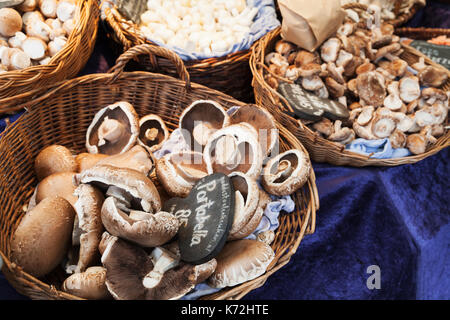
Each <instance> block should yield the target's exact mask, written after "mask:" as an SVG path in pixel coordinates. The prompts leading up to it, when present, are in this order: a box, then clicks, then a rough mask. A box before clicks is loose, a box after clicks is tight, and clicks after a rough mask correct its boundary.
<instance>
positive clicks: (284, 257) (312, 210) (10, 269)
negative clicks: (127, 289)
mask: <svg viewBox="0 0 450 320" xmlns="http://www.w3.org/2000/svg"><path fill="white" fill-rule="evenodd" d="M134 49H135V48H134ZM117 79H119V80H124V79H126V80H130V79H132V80H133V81H152V80H153V79H159V80H161V81H164V83H173V84H176V85H177V86H178V85H179V86H185V84H186V83H185V82H184V81H183V80H179V79H175V78H173V77H170V76H167V75H163V74H156V73H150V72H145V71H134V72H123V71H121V70H119V71H117V70H115V72H114V73H99V74H89V75H85V76H81V77H78V78H74V79H70V80H66V81H62V82H60V83H58V84H57V85H56V84H54V85H52V86H49V87H48V91H47V92H46V93H45V94H44V95H41V96H39V97H38V98H36V99H34V100H33V101H31V102H29V103H28V105H29V106H30V107H32V108H31V109H30V111H25V113H24V114H23V115H22V116H21V117H20V118H19V119H18V120H17V121H16V122H15V123H14V125H11V126H9V127H8V128H7V129H6V130H5V132H4V135H2V136H1V137H0V146H2V145H3V144H4V143H5V142H4V141H5V140H6V139H7V138H9V137H10V136H14V134H15V132H16V130H18V129H16V128H18V127H20V126H21V125H22V123H26V120H27V118H28V117H29V116H31V115H33V114H36V113H39V112H40V111H41V108H44V107H45V106H44V104H43V103H42V104H41V102H43V101H46V100H48V99H50V98H51V97H55V96H58V94H63V93H64V92H68V91H71V90H73V89H75V88H76V87H77V86H83V85H89V86H90V85H94V88H95V87H96V86H95V83H97V82H99V81H105V82H109V81H116V80H117ZM102 83H103V82H102ZM190 88H191V89H190V90H193V92H195V91H196V90H203V91H206V92H208V93H212V94H214V95H216V96H217V97H221V98H223V99H225V100H228V101H230V105H231V103H233V104H234V105H245V104H246V103H244V102H240V101H238V100H236V99H235V98H232V97H230V96H228V95H226V94H223V93H221V92H219V91H216V90H214V89H210V88H207V87H205V86H203V85H200V84H196V83H191V86H190ZM186 90H189V89H186ZM34 105H36V107H33V106H34ZM278 125H279V124H278ZM279 129H280V136H282V137H283V139H289V140H287V141H288V143H289V144H290V146H294V147H295V148H300V149H302V150H303V151H304V152H305V153H306V154H308V152H307V150H306V149H305V148H304V147H303V146H302V144H301V143H300V142H299V141H298V140H297V139H296V138H295V137H294V136H293V135H292V134H291V133H290V132H289V131H288V130H287V129H285V128H283V127H282V126H280V125H279ZM303 188H309V189H308V199H307V200H308V202H307V205H306V207H305V208H303V206H301V208H297V210H305V211H306V212H305V216H304V218H302V219H304V221H302V224H301V230H300V231H299V232H300V233H299V235H298V237H297V238H296V239H295V242H294V243H289V244H288V245H286V246H285V247H284V248H283V249H282V250H281V252H276V256H277V259H274V261H273V262H272V263H271V265H270V266H269V268H268V269H267V271H266V273H265V274H263V275H262V276H260V277H258V278H256V279H254V280H251V281H248V282H246V283H243V284H241V285H238V286H235V287H231V288H225V289H222V290H221V291H219V292H218V293H217V294H213V295H212V299H236V298H237V299H240V298H241V297H242V296H244V295H245V294H247V293H248V292H250V291H251V290H253V289H256V288H258V287H260V286H262V285H263V284H264V283H265V281H266V279H267V278H268V277H269V276H270V275H271V274H272V273H273V272H275V271H277V270H278V269H279V268H281V267H282V266H283V265H285V264H286V263H288V262H289V260H290V257H291V256H292V255H293V254H294V253H295V252H296V251H297V249H298V247H299V245H300V242H301V241H302V239H303V238H304V236H305V235H308V234H312V233H314V231H315V214H316V210H318V208H319V197H318V192H317V187H316V183H315V174H314V170H313V168H311V174H310V177H309V179H308V181H307V183H306V184H305V186H304V187H302V189H303ZM302 201H305V200H302ZM296 202H297V200H296ZM280 227H281V226H280ZM280 227H279V228H280ZM278 230H280V229H278ZM280 232H281V231H280ZM0 255H1V256H2V258H4V259H3V260H4V262H5V263H4V265H5V269H6V270H7V272H6V273H7V274H8V276H7V278H10V277H12V278H13V279H12V280H13V281H10V282H12V285H13V286H15V281H22V282H24V283H25V284H26V285H29V286H31V285H32V286H34V287H35V290H38V291H39V290H42V291H45V292H46V293H48V294H49V295H51V296H52V297H55V298H62V299H66V298H67V299H79V297H76V296H73V295H70V294H67V293H64V292H61V291H58V290H57V289H56V288H54V287H53V286H51V285H48V284H45V283H44V284H43V283H42V282H41V281H39V279H36V278H35V277H33V276H31V275H29V274H27V273H26V272H24V271H22V270H21V268H20V267H18V266H16V265H15V264H14V263H12V262H11V261H10V260H9V259H8V258H7V254H6V253H4V252H2V250H1V249H0ZM8 281H9V279H8ZM16 289H20V286H19V287H16ZM207 298H208V299H209V296H207Z"/></svg>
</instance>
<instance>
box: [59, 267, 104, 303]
mask: <svg viewBox="0 0 450 320" xmlns="http://www.w3.org/2000/svg"><path fill="white" fill-rule="evenodd" d="M105 282H106V268H104V267H100V266H93V267H89V268H87V269H86V271H84V272H81V273H75V274H73V275H71V276H69V277H68V278H66V280H64V282H63V284H62V290H63V291H64V292H67V293H70V294H72V295H75V296H77V297H80V298H84V299H92V300H103V299H108V298H111V294H110V293H109V291H108V288H107V287H106V283H105Z"/></svg>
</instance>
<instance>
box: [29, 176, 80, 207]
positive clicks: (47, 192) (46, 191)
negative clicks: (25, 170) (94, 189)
mask: <svg viewBox="0 0 450 320" xmlns="http://www.w3.org/2000/svg"><path fill="white" fill-rule="evenodd" d="M75 175H76V173H75V172H70V171H65V172H58V173H53V174H51V175H49V176H47V177H45V178H44V179H43V180H42V181H40V182H39V184H38V185H37V186H36V203H39V202H41V201H42V200H44V199H45V198H47V197H52V196H60V197H62V198H64V199H66V200H67V201H69V202H70V204H71V205H72V206H75V202H76V201H77V197H76V196H75V195H74V192H75V189H76V186H75V184H74V183H73V178H74V177H75Z"/></svg>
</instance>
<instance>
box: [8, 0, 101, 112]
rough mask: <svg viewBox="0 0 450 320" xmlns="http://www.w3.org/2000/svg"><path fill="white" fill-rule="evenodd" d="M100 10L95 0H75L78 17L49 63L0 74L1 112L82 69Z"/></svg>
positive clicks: (87, 56) (92, 46)
mask: <svg viewBox="0 0 450 320" xmlns="http://www.w3.org/2000/svg"><path fill="white" fill-rule="evenodd" d="M99 13H100V10H99V6H98V2H97V1H96V0H77V14H76V16H77V17H79V20H78V21H77V22H76V25H75V28H74V30H73V31H72V33H71V34H70V36H69V37H68V39H67V44H66V45H65V46H64V48H63V49H62V50H61V51H60V52H58V53H57V54H56V55H55V56H54V57H53V58H52V59H51V60H50V62H49V63H48V64H46V65H37V66H32V67H29V68H26V69H22V70H17V71H8V72H5V73H2V74H0V114H11V113H14V112H17V111H19V110H20V109H21V106H20V103H21V102H24V101H27V100H29V99H30V97H32V96H33V95H34V94H36V91H39V90H40V89H41V88H42V87H45V86H47V85H50V84H52V83H56V82H59V81H62V80H65V79H70V78H73V77H75V76H76V75H77V74H78V73H79V72H80V71H81V70H82V69H83V67H84V65H85V64H86V62H87V61H88V59H89V57H90V56H91V54H92V51H93V50H94V45H95V40H96V38H97V28H98V19H99Z"/></svg>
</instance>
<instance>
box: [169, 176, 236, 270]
mask: <svg viewBox="0 0 450 320" xmlns="http://www.w3.org/2000/svg"><path fill="white" fill-rule="evenodd" d="M234 201H235V197H234V188H233V185H232V183H231V181H230V178H228V176H226V175H224V174H222V173H214V174H211V175H209V176H206V177H204V178H202V179H200V180H199V181H198V182H197V183H196V184H195V186H194V187H193V188H192V190H191V192H190V193H189V195H188V197H187V198H172V199H170V200H169V201H167V202H166V203H164V206H163V210H164V211H167V212H170V213H172V214H174V215H175V216H176V217H177V218H178V220H179V221H180V228H179V230H178V246H179V248H180V254H181V260H183V261H186V262H188V263H192V264H201V263H205V262H207V261H209V260H211V259H212V258H214V257H215V256H216V255H217V254H219V252H220V250H222V248H223V246H224V245H225V242H226V240H227V238H228V234H229V232H230V229H231V225H232V224H233V218H234Z"/></svg>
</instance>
